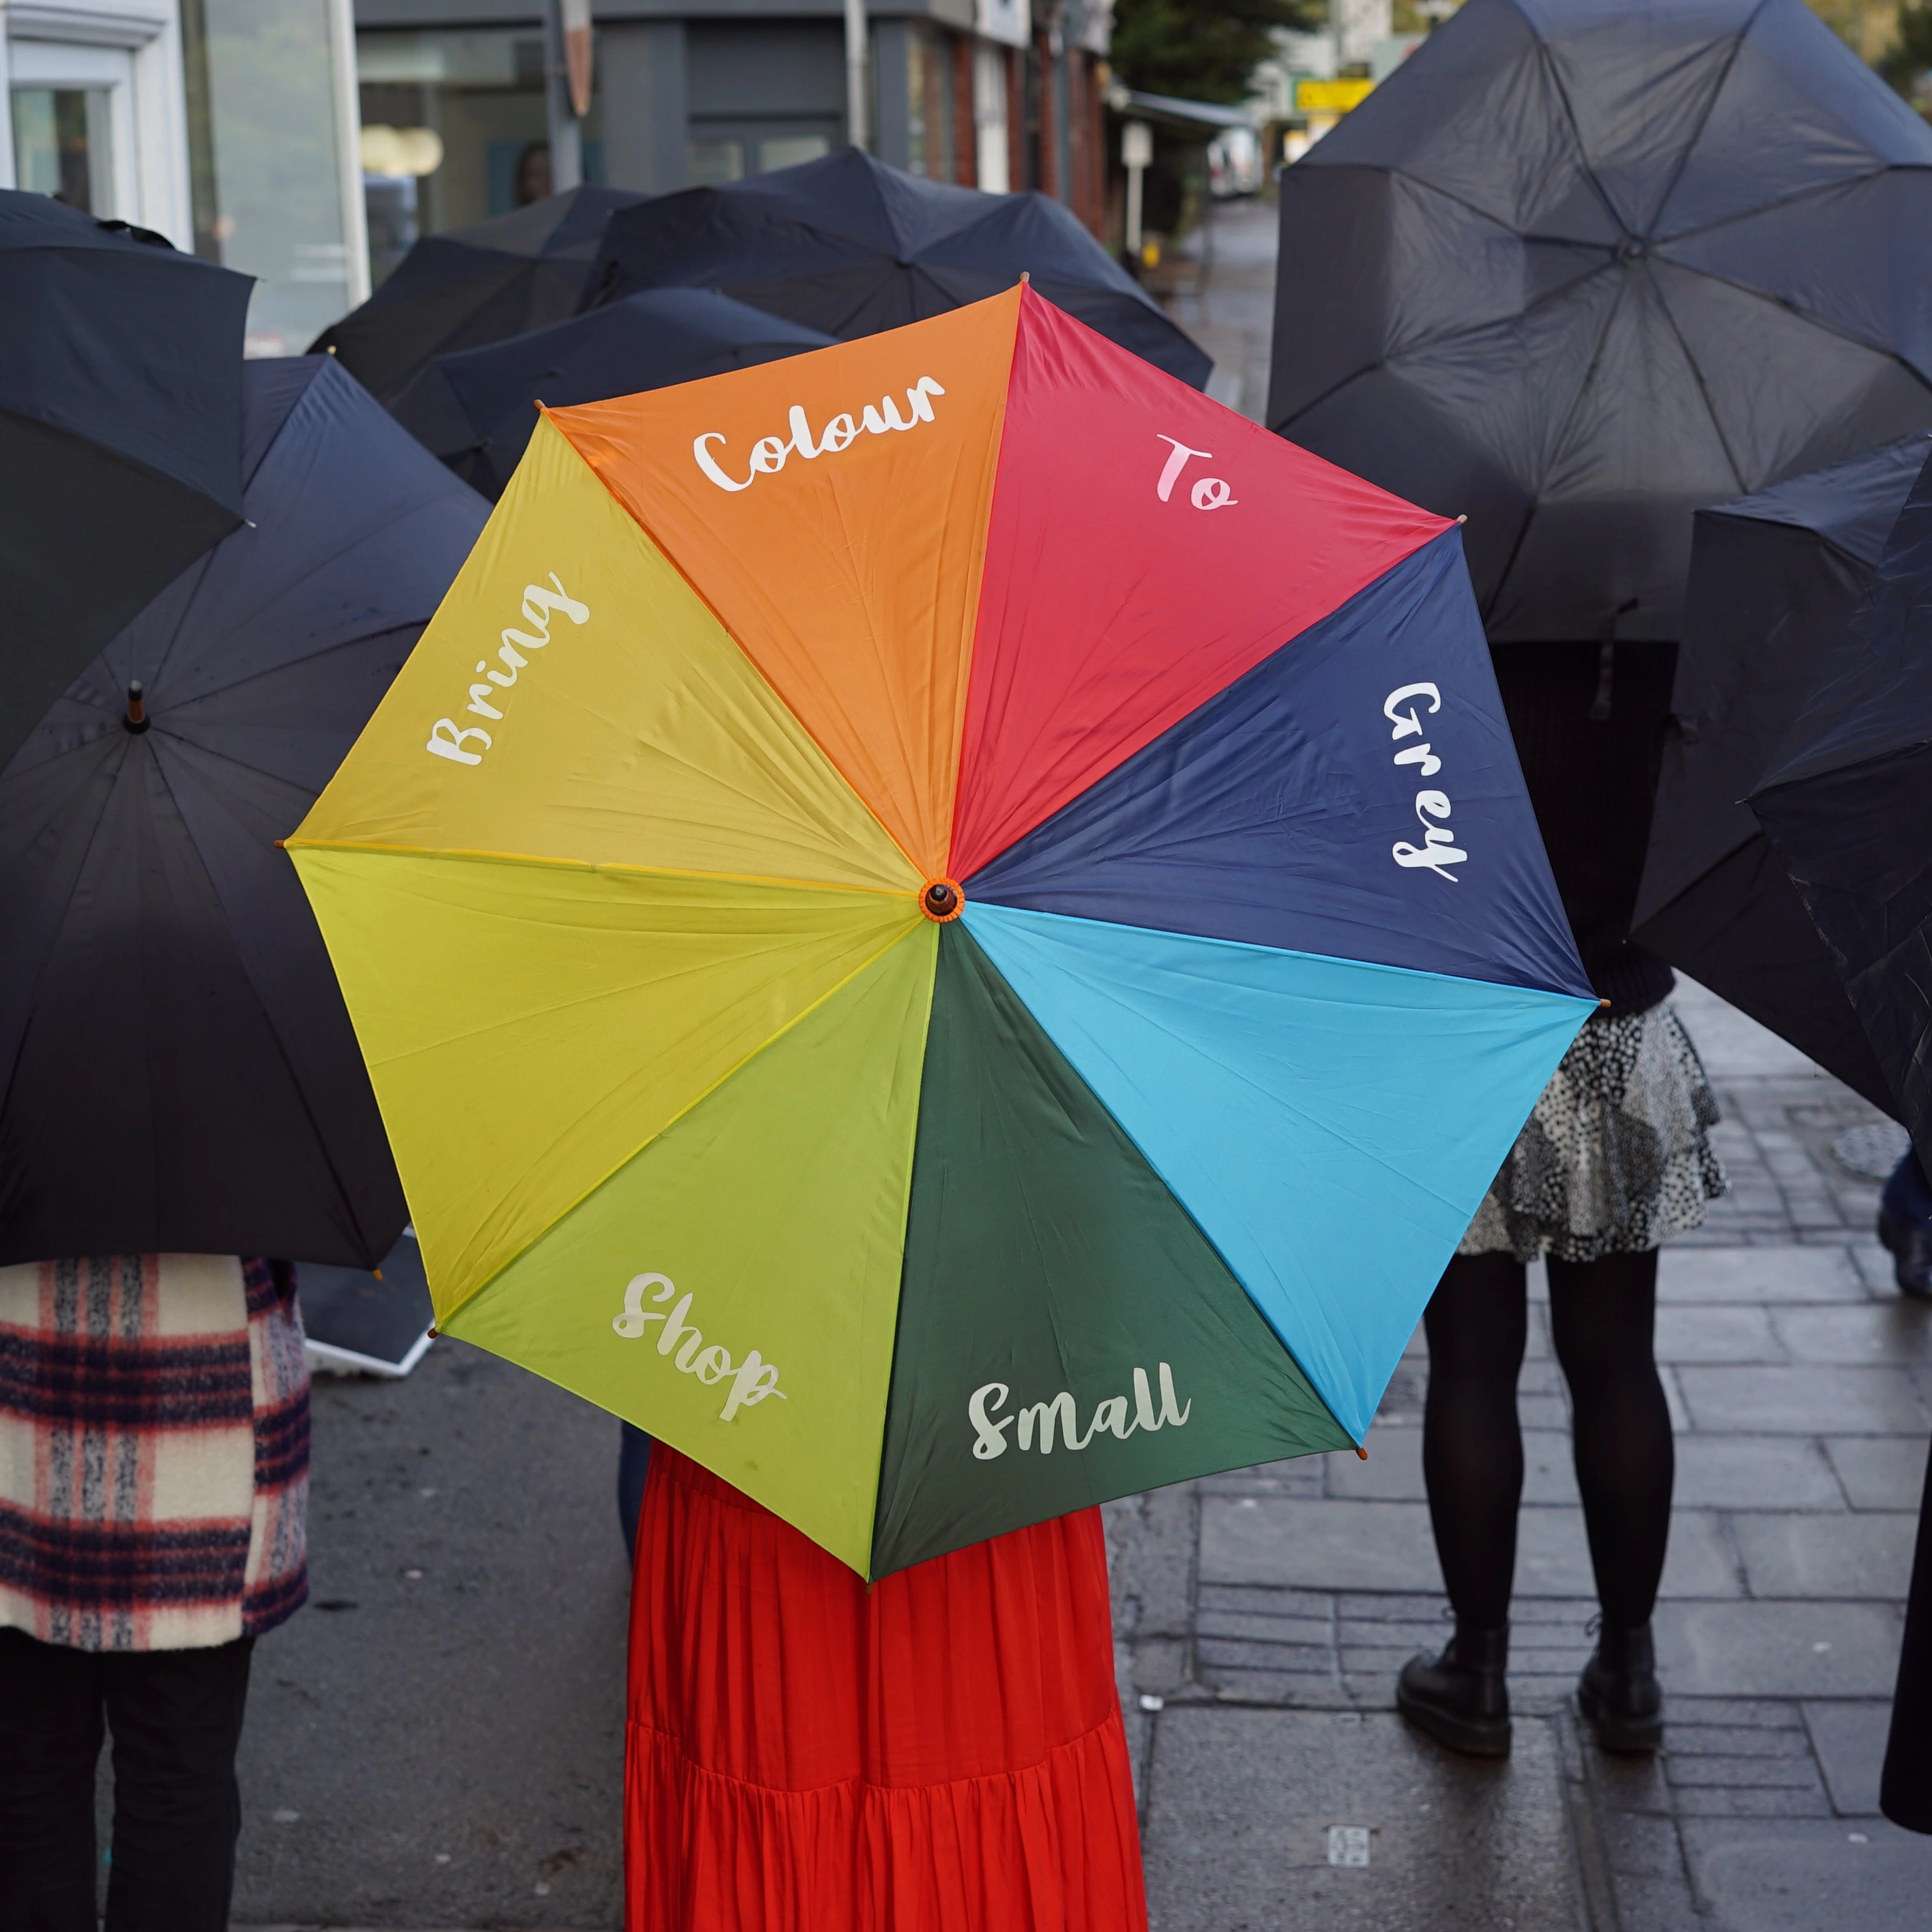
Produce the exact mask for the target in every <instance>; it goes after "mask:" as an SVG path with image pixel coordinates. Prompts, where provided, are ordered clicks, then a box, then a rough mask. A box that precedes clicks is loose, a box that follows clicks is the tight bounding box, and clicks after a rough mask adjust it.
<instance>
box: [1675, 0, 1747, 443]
mask: <svg viewBox="0 0 1932 1932" xmlns="http://www.w3.org/2000/svg"><path fill="white" fill-rule="evenodd" d="M1769 4H1770V0H1758V4H1757V5H1756V6H1755V7H1753V8H1752V9H1751V18H1750V19H1749V20H1747V21H1746V22H1745V23H1744V25H1743V26H1742V27H1740V28H1739V29H1738V34H1737V38H1736V40H1733V41H1732V43H1731V50H1730V53H1729V54H1727V55H1726V56H1725V58H1724V72H1723V73H1722V74H1719V75H1718V84H1717V86H1715V87H1714V88H1712V90H1711V98H1709V100H1708V101H1706V102H1705V104H1704V111H1703V113H1702V114H1701V115H1699V117H1698V120H1697V132H1696V133H1694V134H1693V135H1692V136H1691V138H1690V139H1689V140H1688V141H1686V142H1685V144H1684V151H1683V152H1682V154H1679V156H1678V157H1677V165H1676V166H1675V167H1674V168H1673V169H1671V171H1670V180H1669V181H1667V182H1666V183H1665V184H1664V192H1663V193H1661V195H1659V196H1658V198H1657V211H1656V213H1655V214H1653V215H1652V217H1651V218H1650V225H1649V227H1648V228H1646V230H1645V231H1644V239H1646V241H1648V240H1649V239H1650V236H1651V233H1652V231H1653V230H1654V229H1655V227H1656V226H1657V224H1658V222H1659V221H1660V220H1662V219H1663V217H1664V210H1665V209H1666V208H1668V207H1669V206H1670V197H1671V196H1673V194H1675V193H1676V192H1677V184H1678V183H1679V181H1682V179H1683V178H1684V170H1685V169H1686V168H1687V167H1688V166H1690V165H1691V150H1692V149H1693V148H1695V147H1696V146H1697V143H1698V142H1700V141H1701V140H1702V139H1703V138H1704V130H1705V129H1706V127H1709V125H1710V124H1711V116H1712V115H1713V114H1715V113H1716V112H1717V111H1718V95H1721V94H1722V93H1723V92H1724V86H1725V83H1727V81H1729V80H1730V77H1731V70H1732V68H1734V67H1736V65H1737V64H1738V56H1739V55H1740V54H1741V53H1742V52H1744V47H1745V37H1746V36H1747V35H1748V34H1749V33H1750V32H1751V29H1752V28H1754V26H1757V18H1758V16H1759V15H1760V13H1763V11H1764V10H1765V8H1766V7H1767V6H1768V5H1769ZM1686 353H1688V351H1687V352H1686ZM1691 366H1692V367H1693V368H1695V367H1696V366H1697V365H1695V364H1693V365H1691ZM1698 380H1700V382H1701V381H1702V380H1703V377H1699V379H1698ZM1726 453H1727V455H1728V454H1729V452H1728V451H1727V452H1726Z"/></svg>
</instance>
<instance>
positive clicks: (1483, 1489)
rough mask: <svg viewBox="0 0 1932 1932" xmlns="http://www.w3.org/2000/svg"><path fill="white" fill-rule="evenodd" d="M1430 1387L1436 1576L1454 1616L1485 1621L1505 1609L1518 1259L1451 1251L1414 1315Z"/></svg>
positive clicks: (1514, 1462)
mask: <svg viewBox="0 0 1932 1932" xmlns="http://www.w3.org/2000/svg"><path fill="white" fill-rule="evenodd" d="M1423 1325H1424V1330H1425V1331H1426V1332H1427V1335H1428V1337H1429V1396H1428V1400H1427V1404H1426V1405H1425V1406H1424V1409H1423V1413H1422V1472H1423V1476H1424V1480H1425V1481H1427V1484H1428V1487H1429V1520H1430V1525H1431V1526H1432V1527H1433V1529H1434V1530H1435V1532H1436V1554H1437V1555H1438V1556H1440V1557H1441V1559H1442V1580H1443V1583H1444V1584H1445V1586H1447V1588H1448V1592H1449V1603H1450V1607H1451V1608H1452V1609H1453V1610H1454V1611H1455V1613H1456V1621H1457V1622H1458V1623H1459V1624H1468V1625H1472V1627H1473V1628H1476V1629H1478V1630H1493V1629H1495V1628H1497V1627H1498V1626H1499V1625H1502V1624H1504V1623H1505V1622H1508V1619H1509V1601H1510V1589H1511V1585H1512V1584H1513V1583H1514V1581H1515V1577H1516V1517H1517V1503H1518V1502H1520V1500H1521V1499H1522V1496H1523V1432H1522V1430H1520V1427H1518V1425H1517V1415H1516V1384H1517V1376H1518V1375H1519V1374H1520V1373H1521V1370H1522V1368H1523V1345H1524V1343H1525V1340H1526V1338H1527V1335H1528V1331H1529V1305H1528V1299H1527V1296H1526V1292H1525V1288H1524V1281H1523V1264H1522V1263H1521V1262H1519V1261H1517V1260H1516V1259H1514V1257H1513V1256H1509V1255H1458V1256H1457V1257H1456V1258H1455V1259H1454V1260H1453V1261H1451V1262H1450V1264H1449V1265H1448V1268H1446V1269H1445V1271H1443V1276H1442V1281H1441V1282H1440V1283H1439V1284H1438V1285H1437V1287H1436V1292H1435V1294H1434V1295H1432V1296H1431V1297H1430V1302H1429V1307H1428V1309H1427V1312H1426V1313H1424V1316H1423Z"/></svg>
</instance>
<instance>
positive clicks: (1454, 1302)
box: [1422, 1250, 1676, 1630]
mask: <svg viewBox="0 0 1932 1932" xmlns="http://www.w3.org/2000/svg"><path fill="white" fill-rule="evenodd" d="M1549 1267H1550V1340H1551V1341H1552V1343H1553V1344H1554V1345H1555V1347H1556V1359H1557V1361H1559V1363H1561V1364H1562V1367H1563V1374H1564V1377H1565V1380H1566V1381H1567V1382H1568V1383H1569V1385H1570V1406H1571V1414H1572V1416H1573V1418H1574V1428H1575V1436H1576V1443H1575V1447H1576V1454H1577V1488H1578V1490H1580V1491H1581V1493H1582V1495H1583V1522H1584V1526H1585V1527H1586V1529H1587V1530H1588V1531H1589V1538H1590V1562H1591V1565H1592V1568H1594V1569H1595V1571H1596V1576H1597V1599H1598V1602H1599V1603H1600V1604H1601V1605H1602V1606H1603V1611H1604V1621H1605V1622H1607V1623H1608V1624H1610V1625H1612V1626H1613V1628H1619V1629H1635V1628H1637V1626H1638V1625H1641V1624H1644V1623H1647V1622H1649V1620H1650V1613H1651V1607H1652V1604H1655V1601H1656V1600H1657V1584H1658V1578H1659V1577H1661V1575H1662V1574H1663V1573H1664V1544H1665V1543H1666V1541H1667V1539H1668V1538H1669V1536H1670V1485H1671V1478H1672V1476H1673V1473H1674V1472H1675V1469H1676V1458H1675V1457H1674V1455H1673V1452H1672V1448H1671V1442H1670V1409H1669V1408H1668V1407H1667V1406H1666V1404H1665V1402H1664V1385H1663V1384H1662V1383H1661V1382H1659V1381H1658V1375H1657V1364H1656V1361H1655V1358H1653V1356H1652V1352H1651V1340H1652V1328H1653V1327H1654V1325H1655V1320H1656V1316H1657V1256H1656V1253H1655V1250H1653V1251H1652V1252H1651V1253H1647V1254H1634V1255H1608V1256H1605V1257H1604V1259H1602V1260H1601V1261H1596V1262H1559V1261H1556V1260H1552V1261H1551V1262H1550V1264H1549ZM1423 1319H1424V1325H1425V1326H1426V1327H1427V1331H1428V1335H1429V1402H1428V1406H1427V1409H1426V1410H1425V1411H1424V1418H1423V1427H1422V1467H1423V1473H1424V1476H1425V1477H1426V1478H1427V1481H1428V1484H1429V1516H1430V1522H1431V1523H1433V1525H1434V1526H1435V1530H1436V1551H1437V1553H1438V1554H1439V1556H1441V1558H1442V1576H1443V1580H1444V1581H1445V1583H1447V1584H1448V1589H1449V1601H1450V1604H1451V1607H1453V1608H1454V1611H1455V1613H1456V1616H1457V1619H1458V1621H1459V1622H1463V1623H1467V1624H1473V1625H1476V1626H1477V1627H1478V1628H1481V1629H1485V1630H1493V1629H1494V1628H1496V1626H1497V1625H1499V1624H1502V1623H1503V1622H1506V1621H1507V1620H1508V1616H1509V1601H1510V1588H1511V1583H1512V1582H1513V1581H1514V1577H1515V1574H1516V1515H1517V1503H1518V1502H1519V1501H1520V1499H1521V1497H1522V1495H1523V1435H1522V1432H1521V1430H1520V1427H1518V1424H1517V1413H1516V1382H1517V1371H1518V1370H1520V1368H1521V1367H1522V1366H1523V1344H1524V1342H1525V1340H1526V1332H1527V1328H1528V1323H1529V1303H1528V1296H1527V1294H1526V1287H1525V1283H1524V1280H1523V1264H1522V1263H1521V1262H1518V1261H1514V1260H1512V1259H1511V1257H1510V1256H1508V1255H1458V1256H1457V1257H1456V1258H1455V1259H1454V1260H1453V1261H1452V1262H1450V1264H1449V1266H1448V1269H1447V1270H1446V1271H1445V1272H1444V1274H1443V1277H1442V1281H1441V1282H1440V1283H1439V1284H1438V1285H1437V1287H1436V1292H1435V1294H1434V1295H1433V1296H1432V1297H1431V1298H1430V1303H1429V1307H1428V1310H1427V1313H1426V1314H1425V1315H1424V1318H1423Z"/></svg>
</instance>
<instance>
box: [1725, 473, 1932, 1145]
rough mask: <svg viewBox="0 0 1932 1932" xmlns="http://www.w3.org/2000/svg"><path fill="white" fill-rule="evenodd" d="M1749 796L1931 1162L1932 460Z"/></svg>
mask: <svg viewBox="0 0 1932 1932" xmlns="http://www.w3.org/2000/svg"><path fill="white" fill-rule="evenodd" d="M1850 628H1851V634H1850V635H1849V637H1847V638H1846V640H1845V641H1844V643H1843V644H1842V645H1841V647H1840V648H1839V649H1838V652H1836V653H1835V655H1834V657H1833V658H1832V662H1831V664H1830V665H1829V667H1828V669H1827V671H1826V675H1825V676H1824V677H1823V679H1821V680H1820V684H1819V686H1818V688H1817V690H1816V691H1814V693H1813V694H1812V695H1811V698H1810V700H1809V701H1808V703H1806V705H1805V708H1804V709H1803V710H1802V712H1800V713H1799V715H1798V717H1797V718H1796V720H1795V721H1794V722H1793V724H1792V726H1791V728H1790V731H1789V732H1788V733H1787V734H1786V736H1785V739H1784V744H1783V745H1782V746H1781V748H1780V751H1779V752H1778V755H1777V756H1776V757H1774V758H1773V759H1772V761H1771V763H1770V766H1769V769H1767V770H1766V772H1764V774H1763V776H1762V778H1760V781H1759V784H1758V788H1757V790H1755V791H1754V792H1753V793H1751V809H1752V810H1753V811H1754V812H1755V813H1756V814H1757V818H1758V822H1759V823H1760V824H1761V825H1762V826H1763V827H1764V829H1765V833H1766V836H1767V837H1768V838H1769V840H1770V841H1771V844H1772V847H1773V848H1774V849H1775V850H1776V852H1777V853H1778V856H1779V858H1780V859H1782V860H1783V861H1784V865H1785V868H1786V870H1787V871H1788V872H1789V873H1790V875H1791V880H1792V883H1793V884H1794V885H1795V886H1796V887H1797V888H1798V891H1799V895H1800V896H1801V897H1802V898H1803V900H1804V901H1805V910H1806V911H1807V912H1808V913H1810V914H1811V919H1812V922H1813V923H1814V925H1815V926H1817V929H1818V931H1819V932H1820V934H1821V935H1823V938H1824V941H1825V943H1826V946H1827V947H1829V948H1830V950H1831V955H1832V962H1833V964H1834V965H1835V966H1836V968H1837V969H1838V977H1839V979H1840V980H1841V983H1843V986H1844V989H1845V991H1846V993H1847V994H1848V995H1849V996H1850V999H1851V1003H1852V1007H1853V1009H1854V1010H1855V1012H1856V1013H1857V1014H1858V1019H1859V1022H1860V1023H1861V1025H1862V1026H1863V1027H1864V1032H1865V1037H1866V1038H1867V1040H1869V1041H1870V1043H1871V1048H1872V1051H1873V1054H1874V1055H1875V1056H1876V1058H1877V1061H1878V1064H1879V1067H1881V1068H1882V1070H1883V1072H1884V1075H1885V1082H1886V1084H1887V1085H1888V1087H1889V1088H1890V1089H1891V1095H1892V1097H1893V1105H1892V1106H1891V1112H1894V1113H1896V1114H1897V1116H1898V1118H1900V1120H1902V1121H1903V1122H1904V1124H1905V1125H1906V1129H1907V1130H1908V1131H1909V1133H1911V1136H1912V1142H1913V1145H1915V1146H1916V1148H1918V1157H1919V1160H1920V1162H1921V1165H1924V1164H1928V1163H1932V460H1928V461H1927V464H1926V466H1924V468H1923V469H1921V470H1920V472H1919V473H1918V479H1917V481H1915V483H1914V484H1913V485H1912V493H1911V495H1910V496H1909V497H1908V498H1907V499H1906V505H1905V508H1903V510H1902V511H1900V513H1899V517H1898V521H1897V523H1895V524H1894V526H1893V528H1892V532H1891V537H1890V538H1889V540H1888V541H1887V543H1886V544H1885V554H1884V556H1883V557H1882V559H1880V561H1879V567H1878V571H1877V574H1876V577H1875V578H1874V580H1873V584H1872V587H1871V589H1870V592H1869V593H1868V594H1867V596H1866V598H1865V600H1864V602H1863V603H1862V604H1861V605H1860V606H1859V607H1858V610H1857V612H1856V613H1855V615H1854V616H1853V617H1852V623H1851V627H1850Z"/></svg>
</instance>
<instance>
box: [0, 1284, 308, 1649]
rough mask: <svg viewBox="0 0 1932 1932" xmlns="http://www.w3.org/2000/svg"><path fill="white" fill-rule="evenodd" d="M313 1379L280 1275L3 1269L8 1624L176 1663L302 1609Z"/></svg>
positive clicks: (3, 1529) (0, 1604)
mask: <svg viewBox="0 0 1932 1932" xmlns="http://www.w3.org/2000/svg"><path fill="white" fill-rule="evenodd" d="M308 1433H309V1410H308V1361H307V1359H306V1358H305V1355H304V1352H303V1347H302V1317H301V1315H300V1313H299V1311H298V1310H297V1308H296V1283H295V1268H294V1266H293V1264H292V1263H290V1262H266V1261H242V1260H238V1259H236V1257H235V1256H232V1255H106V1256H92V1257H89V1258H88V1259H83V1260H79V1261H62V1262H34V1263H28V1264H26V1265H20V1266H17V1267H13V1268H0V1625H13V1626H14V1627H16V1628H19V1629H21V1630H24V1631H27V1632H28V1634H30V1635H31V1636H34V1637H38V1638H39V1639H40V1640H41V1641H42V1642H43V1643H58V1644H65V1645H67V1646H71V1648H74V1649H80V1650H184V1649H199V1648H202V1647H204V1646H208V1645H212V1644H218V1643H228V1642H229V1641H230V1640H232V1639H233V1638H236V1637H244V1636H253V1635H256V1634H259V1633H260V1632H261V1631H266V1630H269V1629H272V1628H273V1627H274V1626H275V1625H277V1624H278V1623H280V1622H282V1620H283V1619H284V1618H286V1617H287V1616H291V1615H292V1614H293V1613H294V1612H295V1611H296V1610H298V1609H299V1608H300V1607H301V1606H302V1604H303V1602H304V1601H305V1600H306V1599H307V1598H308V1555H307V1544H306V1534H305V1532H306V1513H307V1506H308Z"/></svg>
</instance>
